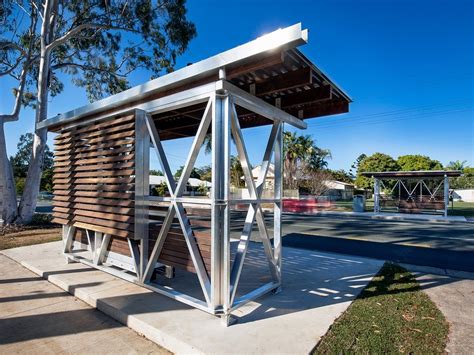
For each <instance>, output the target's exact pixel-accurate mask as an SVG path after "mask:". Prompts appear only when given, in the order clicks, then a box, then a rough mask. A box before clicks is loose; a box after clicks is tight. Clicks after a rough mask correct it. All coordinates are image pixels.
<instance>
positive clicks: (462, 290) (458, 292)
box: [405, 266, 474, 354]
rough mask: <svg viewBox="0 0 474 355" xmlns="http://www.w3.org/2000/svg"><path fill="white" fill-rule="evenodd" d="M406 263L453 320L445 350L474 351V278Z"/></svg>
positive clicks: (427, 291) (446, 315) (422, 285)
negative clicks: (456, 275)
mask: <svg viewBox="0 0 474 355" xmlns="http://www.w3.org/2000/svg"><path fill="white" fill-rule="evenodd" d="M405 267H407V269H408V270H410V271H411V272H412V273H413V274H414V275H416V277H417V280H418V281H419V282H420V285H421V288H422V289H423V291H424V292H426V293H427V294H428V296H429V297H430V298H431V299H432V300H433V302H434V303H435V304H436V305H437V306H438V308H439V309H440V310H441V312H443V314H444V316H445V317H446V319H447V321H448V322H449V324H450V332H449V341H448V344H447V346H446V351H447V352H450V353H453V354H474V338H473V336H472V335H473V334H474V307H473V305H474V280H472V279H462V278H456V277H452V276H448V275H445V274H443V275H437V274H432V273H424V272H421V271H419V269H417V268H414V269H413V268H410V266H405Z"/></svg>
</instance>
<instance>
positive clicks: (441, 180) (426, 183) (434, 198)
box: [362, 170, 461, 217]
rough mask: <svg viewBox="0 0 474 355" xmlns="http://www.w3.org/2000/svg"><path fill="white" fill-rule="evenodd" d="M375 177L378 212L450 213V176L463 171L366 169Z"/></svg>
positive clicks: (375, 197)
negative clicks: (382, 170) (370, 170)
mask: <svg viewBox="0 0 474 355" xmlns="http://www.w3.org/2000/svg"><path fill="white" fill-rule="evenodd" d="M362 175H363V176H366V177H371V178H373V179H374V212H376V213H379V212H398V213H427V214H440V213H441V214H443V215H444V216H445V217H447V216H448V206H449V178H450V177H457V176H460V175H461V172H460V171H443V170H432V171H384V172H364V173H362Z"/></svg>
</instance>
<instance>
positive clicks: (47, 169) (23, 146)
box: [10, 133, 54, 195]
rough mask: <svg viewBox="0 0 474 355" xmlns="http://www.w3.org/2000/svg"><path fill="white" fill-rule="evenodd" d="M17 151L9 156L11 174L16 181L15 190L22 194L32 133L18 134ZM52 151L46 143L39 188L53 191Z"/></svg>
mask: <svg viewBox="0 0 474 355" xmlns="http://www.w3.org/2000/svg"><path fill="white" fill-rule="evenodd" d="M17 149H18V150H17V152H16V154H15V155H14V156H12V157H10V162H11V164H12V168H13V176H14V178H15V181H16V190H17V194H18V195H22V194H23V190H24V188H25V181H26V175H27V173H28V166H29V163H30V159H31V152H32V150H33V134H32V133H26V134H22V135H21V136H20V139H19V141H18V144H17ZM53 159H54V155H53V152H52V151H51V150H50V149H49V147H48V146H47V145H46V149H45V152H44V160H43V173H42V175H41V183H40V190H42V191H48V192H52V191H53V163H54V160H53Z"/></svg>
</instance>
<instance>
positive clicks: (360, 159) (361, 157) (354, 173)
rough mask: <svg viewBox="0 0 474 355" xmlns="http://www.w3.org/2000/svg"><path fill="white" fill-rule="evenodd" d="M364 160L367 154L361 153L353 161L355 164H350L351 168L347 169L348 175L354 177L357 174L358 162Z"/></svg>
mask: <svg viewBox="0 0 474 355" xmlns="http://www.w3.org/2000/svg"><path fill="white" fill-rule="evenodd" d="M365 158H367V154H364V153H362V154H361V155H359V156H358V157H357V159H356V160H355V162H354V163H352V165H351V168H350V169H349V173H350V174H351V175H352V176H355V175H356V174H357V171H359V165H360V162H361V161H362V160H364V159H365Z"/></svg>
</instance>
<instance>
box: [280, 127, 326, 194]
mask: <svg viewBox="0 0 474 355" xmlns="http://www.w3.org/2000/svg"><path fill="white" fill-rule="evenodd" d="M283 157H284V165H283V167H284V182H285V186H286V187H287V188H289V189H295V188H297V187H298V184H299V181H300V180H301V178H302V175H303V174H306V173H308V172H311V171H315V170H321V169H325V168H326V167H327V161H326V159H328V158H330V157H331V152H330V151H329V150H327V149H321V148H318V147H317V146H316V144H315V142H314V140H313V138H311V136H310V135H301V136H300V135H298V134H297V133H295V132H285V133H284V136H283Z"/></svg>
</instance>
